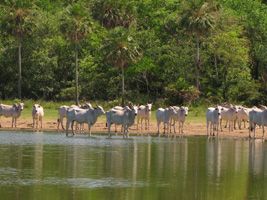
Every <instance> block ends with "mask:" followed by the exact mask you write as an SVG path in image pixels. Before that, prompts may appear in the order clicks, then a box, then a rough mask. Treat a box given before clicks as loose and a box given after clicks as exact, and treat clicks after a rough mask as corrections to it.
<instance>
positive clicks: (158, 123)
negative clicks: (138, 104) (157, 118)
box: [157, 122, 160, 136]
mask: <svg viewBox="0 0 267 200" xmlns="http://www.w3.org/2000/svg"><path fill="white" fill-rule="evenodd" d="M159 125H160V122H157V127H158V136H160V134H159Z"/></svg>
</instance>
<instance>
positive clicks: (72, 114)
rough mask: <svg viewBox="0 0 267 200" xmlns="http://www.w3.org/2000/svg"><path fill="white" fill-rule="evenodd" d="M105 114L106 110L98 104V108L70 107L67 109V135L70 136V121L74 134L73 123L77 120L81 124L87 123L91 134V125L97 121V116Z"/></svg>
mask: <svg viewBox="0 0 267 200" xmlns="http://www.w3.org/2000/svg"><path fill="white" fill-rule="evenodd" d="M103 114H105V111H104V109H103V108H102V107H101V106H97V107H96V108H93V109H92V108H88V109H76V108H70V109H69V110H68V111H67V122H66V136H68V129H69V126H70V123H71V130H72V135H74V131H73V124H74V122H75V121H76V122H77V123H79V124H81V123H87V124H88V129H89V135H90V136H91V127H92V126H93V125H94V124H95V123H96V120H97V118H98V117H99V116H100V115H103Z"/></svg>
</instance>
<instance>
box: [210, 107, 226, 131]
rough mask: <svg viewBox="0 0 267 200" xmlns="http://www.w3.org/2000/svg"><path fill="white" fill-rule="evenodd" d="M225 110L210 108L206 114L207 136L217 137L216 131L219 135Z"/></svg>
mask: <svg viewBox="0 0 267 200" xmlns="http://www.w3.org/2000/svg"><path fill="white" fill-rule="evenodd" d="M222 110H223V108H221V107H220V106H217V107H215V108H213V107H210V108H208V110H207V112H206V121H207V136H209V135H213V136H214V135H215V130H216V131H217V135H218V133H219V122H220V117H221V116H220V115H221V111H222Z"/></svg>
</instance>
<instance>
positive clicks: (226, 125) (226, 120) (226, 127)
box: [224, 120, 228, 128]
mask: <svg viewBox="0 0 267 200" xmlns="http://www.w3.org/2000/svg"><path fill="white" fill-rule="evenodd" d="M227 125H228V120H226V123H225V126H224V128H227Z"/></svg>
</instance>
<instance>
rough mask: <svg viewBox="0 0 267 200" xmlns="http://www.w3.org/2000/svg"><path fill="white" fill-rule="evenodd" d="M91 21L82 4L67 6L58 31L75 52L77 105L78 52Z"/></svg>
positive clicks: (76, 96)
mask: <svg viewBox="0 0 267 200" xmlns="http://www.w3.org/2000/svg"><path fill="white" fill-rule="evenodd" d="M90 25H91V20H90V18H89V16H88V9H86V7H85V6H84V5H82V4H79V3H75V4H72V5H69V6H68V7H67V8H66V9H65V12H64V14H63V17H62V19H61V25H60V30H61V32H62V33H63V34H64V35H65V36H66V38H67V39H68V40H69V41H70V43H71V44H72V45H73V46H74V51H75V102H76V104H77V105H78V104H79V89H78V88H79V60H78V53H79V52H78V50H79V45H80V42H81V41H82V40H83V39H84V38H85V37H86V36H87V34H88V33H89V32H90V31H91V28H90V27H91V26H90Z"/></svg>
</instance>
